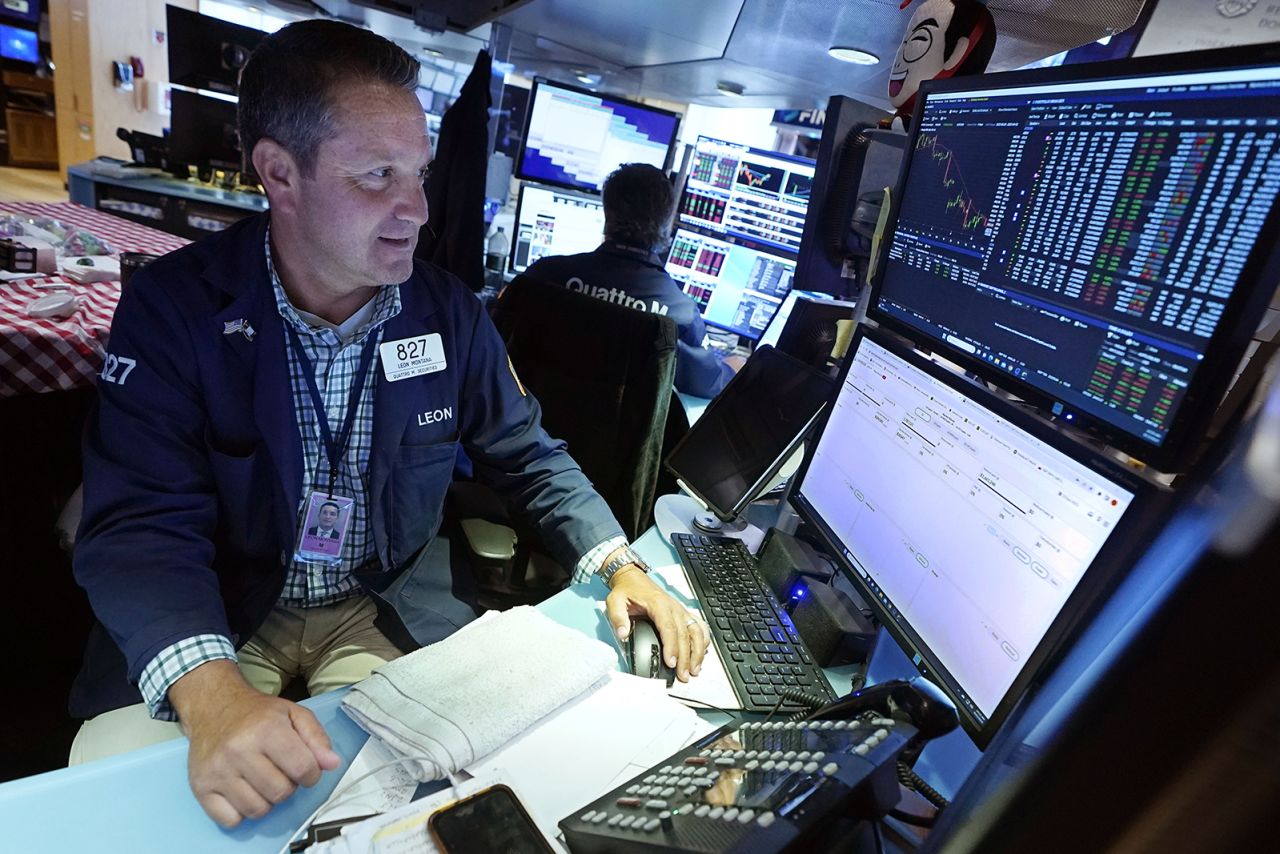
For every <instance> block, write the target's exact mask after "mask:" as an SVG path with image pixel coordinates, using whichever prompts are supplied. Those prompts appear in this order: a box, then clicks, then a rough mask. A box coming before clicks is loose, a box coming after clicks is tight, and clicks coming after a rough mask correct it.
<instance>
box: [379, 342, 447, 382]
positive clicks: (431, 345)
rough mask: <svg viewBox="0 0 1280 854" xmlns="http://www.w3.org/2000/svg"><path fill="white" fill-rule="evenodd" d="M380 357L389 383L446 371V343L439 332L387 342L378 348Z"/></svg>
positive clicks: (383, 371)
mask: <svg viewBox="0 0 1280 854" xmlns="http://www.w3.org/2000/svg"><path fill="white" fill-rule="evenodd" d="M378 355H379V356H380V357H381V360H382V373H383V374H385V375H386V377H387V382H389V383H393V382H395V381H396V380H405V379H408V378H409V377H416V376H420V375H422V374H434V373H435V372H436V371H443V370H444V369H445V359H444V341H443V340H442V339H441V338H440V333H439V332H432V333H431V334H430V335H418V336H416V337H414V338H401V339H399V340H398V341H386V342H384V343H383V344H382V346H380V347H379V348H378Z"/></svg>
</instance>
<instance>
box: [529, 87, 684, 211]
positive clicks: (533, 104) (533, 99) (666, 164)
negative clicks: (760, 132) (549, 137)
mask: <svg viewBox="0 0 1280 854" xmlns="http://www.w3.org/2000/svg"><path fill="white" fill-rule="evenodd" d="M544 85H545V86H554V87H556V88H557V89H565V90H567V91H570V92H577V93H578V94H580V95H589V96H591V97H593V98H603V99H605V100H607V101H612V102H614V103H615V104H624V105H626V106H628V107H635V108H636V109H640V110H647V111H649V112H651V113H657V114H660V115H664V116H670V117H671V118H672V119H674V120H675V126H674V127H673V128H672V129H671V140H670V141H669V142H668V143H667V153H666V155H665V156H664V157H663V160H662V165H661V166H659V167H658V168H659V169H661V170H662V171H663V172H666V171H667V170H668V169H669V168H670V167H671V155H672V152H673V151H675V148H676V143H677V142H678V141H679V140H680V119H681V115H680V113H677V112H676V111H675V110H667V109H664V108H662V107H655V106H653V105H651V104H645V103H642V102H640V101H636V100H632V99H630V98H621V97H618V96H616V95H608V94H605V93H603V92H594V91H592V90H591V89H587V88H584V87H582V86H573V85H570V84H568V83H561V82H560V81H558V80H551V79H550V78H547V77H535V78H534V79H533V86H532V87H530V89H529V102H528V104H529V105H528V107H526V108H525V111H524V127H523V128H521V137H520V151H519V152H518V154H517V155H516V162H515V166H514V169H513V172H514V174H515V176H516V177H517V178H519V179H520V180H521V181H528V182H530V183H532V184H542V185H544V186H548V187H558V188H560V189H563V190H573V191H574V192H578V193H589V194H591V195H595V196H598V195H600V194H601V192H602V191H603V188H604V181H603V180H602V181H601V182H600V186H599V187H593V186H591V185H589V184H573V183H570V182H568V181H554V180H552V179H550V178H547V177H545V176H542V175H529V174H527V173H526V172H525V170H524V164H525V152H526V149H527V148H528V145H529V126H530V125H531V124H533V115H534V111H535V110H536V109H537V107H538V91H539V89H540V88H541V87H542V86H544ZM618 165H619V166H621V165H622V164H618ZM614 168H615V169H616V168H617V167H616V166H615V167H614ZM611 171H612V170H611Z"/></svg>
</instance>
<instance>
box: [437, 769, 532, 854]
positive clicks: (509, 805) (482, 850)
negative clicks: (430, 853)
mask: <svg viewBox="0 0 1280 854" xmlns="http://www.w3.org/2000/svg"><path fill="white" fill-rule="evenodd" d="M427 832H428V833H430V834H431V838H432V840H434V841H435V843H436V846H437V847H438V848H439V849H440V850H441V851H443V852H445V854H490V852H493V851H502V852H506V854H552V848H551V845H550V844H549V843H548V842H547V840H546V838H545V837H544V836H543V835H542V831H540V830H538V826H537V825H536V824H535V823H534V821H533V819H532V818H531V817H530V816H529V813H528V812H527V811H526V810H525V808H524V806H523V805H522V804H521V803H520V800H519V798H517V797H516V793H515V792H513V791H511V789H509V788H508V787H506V786H504V785H502V784H501V783H499V784H497V785H495V786H490V787H489V788H487V789H481V790H480V791H479V792H476V793H475V794H474V795H468V796H467V797H465V798H463V799H462V800H460V801H456V802H455V803H452V804H449V806H447V807H444V808H443V809H440V810H437V811H436V812H435V813H434V814H432V816H431V818H429V819H428V820H427Z"/></svg>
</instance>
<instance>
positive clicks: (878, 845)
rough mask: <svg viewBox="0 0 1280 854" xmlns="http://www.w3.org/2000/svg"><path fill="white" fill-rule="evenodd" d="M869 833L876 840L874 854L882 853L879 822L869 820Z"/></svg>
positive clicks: (882, 839) (882, 843) (882, 844)
mask: <svg viewBox="0 0 1280 854" xmlns="http://www.w3.org/2000/svg"><path fill="white" fill-rule="evenodd" d="M871 833H872V835H874V836H875V840H876V854H884V837H883V836H881V835H880V822H878V821H873V822H871Z"/></svg>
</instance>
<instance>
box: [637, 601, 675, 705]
mask: <svg viewBox="0 0 1280 854" xmlns="http://www.w3.org/2000/svg"><path fill="white" fill-rule="evenodd" d="M626 659H627V664H628V665H629V666H630V667H631V672H632V673H634V674H635V675H637V676H644V677H646V678H650V679H662V680H664V681H665V682H666V683H667V687H668V688H670V687H671V685H672V683H674V682H675V678H676V671H675V668H673V667H668V666H667V662H666V660H665V659H664V658H663V657H662V641H661V640H660V639H659V638H658V630H657V629H655V628H654V626H653V623H651V622H649V620H648V619H647V618H645V617H632V618H631V633H630V634H629V635H627V641H626Z"/></svg>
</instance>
